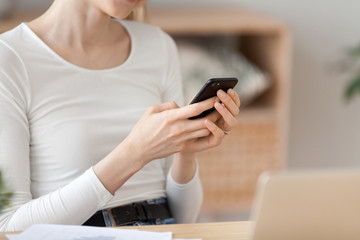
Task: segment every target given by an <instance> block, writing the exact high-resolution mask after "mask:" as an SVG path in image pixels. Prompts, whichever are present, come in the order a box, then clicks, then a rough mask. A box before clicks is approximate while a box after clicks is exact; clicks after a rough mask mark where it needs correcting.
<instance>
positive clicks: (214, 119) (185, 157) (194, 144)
mask: <svg viewBox="0 0 360 240" xmlns="http://www.w3.org/2000/svg"><path fill="white" fill-rule="evenodd" d="M217 96H218V99H217V100H216V101H215V104H214V107H215V109H216V111H213V112H212V113H210V114H209V115H208V116H207V117H205V118H204V127H205V128H207V129H208V130H209V135H208V136H206V137H201V138H195V139H191V140H188V141H187V142H186V143H185V145H186V146H185V147H184V148H183V150H182V151H181V152H178V153H176V154H175V161H174V163H173V166H172V176H173V179H174V180H175V181H176V182H178V183H181V184H185V183H187V182H188V181H190V180H191V179H192V178H193V176H194V174H195V169H196V165H195V153H196V152H200V151H203V150H206V149H209V148H213V147H216V146H218V145H220V144H221V142H222V140H223V139H224V137H225V136H226V135H227V134H229V133H230V131H231V129H232V128H233V127H235V126H236V124H237V119H236V117H237V116H238V114H239V107H240V99H239V96H238V94H237V93H236V92H235V91H234V90H232V89H229V90H228V91H227V93H225V92H224V91H222V90H219V91H218V92H217ZM220 102H221V103H220ZM188 121H193V120H188Z"/></svg>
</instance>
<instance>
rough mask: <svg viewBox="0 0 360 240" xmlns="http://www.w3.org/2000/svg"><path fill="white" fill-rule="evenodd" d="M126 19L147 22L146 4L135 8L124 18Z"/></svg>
mask: <svg viewBox="0 0 360 240" xmlns="http://www.w3.org/2000/svg"><path fill="white" fill-rule="evenodd" d="M126 19H128V20H133V21H137V22H147V21H148V19H147V8H146V4H143V5H141V6H140V7H138V8H136V9H135V10H134V11H133V12H132V13H130V15H129V16H128V17H127V18H126Z"/></svg>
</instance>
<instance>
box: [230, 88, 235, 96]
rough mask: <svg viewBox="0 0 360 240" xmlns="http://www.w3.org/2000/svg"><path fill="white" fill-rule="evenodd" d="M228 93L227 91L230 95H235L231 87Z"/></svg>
mask: <svg viewBox="0 0 360 240" xmlns="http://www.w3.org/2000/svg"><path fill="white" fill-rule="evenodd" d="M228 93H229V94H230V95H232V96H234V95H235V91H234V90H233V89H232V88H230V89H229V91H228Z"/></svg>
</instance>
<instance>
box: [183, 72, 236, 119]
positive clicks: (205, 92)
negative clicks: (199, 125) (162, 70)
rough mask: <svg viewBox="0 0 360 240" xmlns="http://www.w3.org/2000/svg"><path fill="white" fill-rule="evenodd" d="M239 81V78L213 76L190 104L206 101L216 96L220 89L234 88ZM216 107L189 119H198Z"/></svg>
mask: <svg viewBox="0 0 360 240" xmlns="http://www.w3.org/2000/svg"><path fill="white" fill-rule="evenodd" d="M237 83H238V80H237V78H212V79H210V80H208V81H207V82H206V83H205V85H204V86H203V87H202V88H201V89H200V91H199V92H198V94H196V96H195V97H194V98H193V100H192V101H191V102H190V104H194V103H197V102H201V101H204V100H206V99H208V98H211V97H215V96H216V93H217V91H218V90H220V89H222V90H224V91H225V92H226V91H227V90H229V88H234V87H235V86H236V84H237ZM214 109H215V108H212V109H209V110H206V111H204V112H202V113H201V114H200V115H198V116H195V117H191V118H189V119H197V118H202V117H205V116H207V115H208V114H209V113H210V112H212V111H213V110H214Z"/></svg>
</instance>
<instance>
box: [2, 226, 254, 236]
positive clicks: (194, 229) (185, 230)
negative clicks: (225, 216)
mask: <svg viewBox="0 0 360 240" xmlns="http://www.w3.org/2000/svg"><path fill="white" fill-rule="evenodd" d="M250 224H251V222H219V223H194V224H170V225H156V226H136V227H123V228H128V229H134V228H135V229H139V230H144V231H154V232H173V237H174V238H201V239H203V240H245V239H249V229H250ZM0 240H7V238H6V237H5V233H0Z"/></svg>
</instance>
